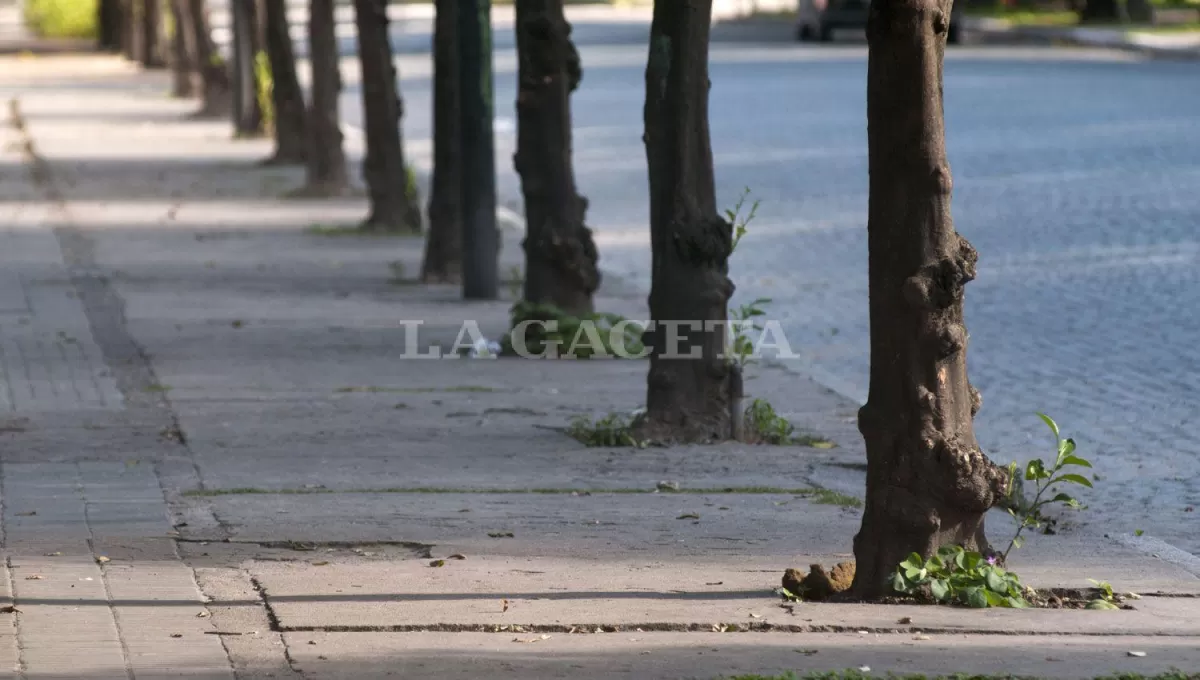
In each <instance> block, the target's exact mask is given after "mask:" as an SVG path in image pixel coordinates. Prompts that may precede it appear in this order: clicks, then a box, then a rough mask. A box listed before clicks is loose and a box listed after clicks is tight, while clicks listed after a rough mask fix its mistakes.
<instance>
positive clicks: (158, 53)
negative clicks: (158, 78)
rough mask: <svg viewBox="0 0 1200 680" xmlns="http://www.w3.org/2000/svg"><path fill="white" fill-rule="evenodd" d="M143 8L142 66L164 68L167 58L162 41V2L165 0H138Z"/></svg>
mask: <svg viewBox="0 0 1200 680" xmlns="http://www.w3.org/2000/svg"><path fill="white" fill-rule="evenodd" d="M138 1H139V3H140V5H141V9H142V16H141V29H142V45H143V46H142V67H143V68H163V67H164V66H166V65H167V64H166V58H165V54H164V52H163V41H162V31H163V22H162V2H163V0H138Z"/></svg>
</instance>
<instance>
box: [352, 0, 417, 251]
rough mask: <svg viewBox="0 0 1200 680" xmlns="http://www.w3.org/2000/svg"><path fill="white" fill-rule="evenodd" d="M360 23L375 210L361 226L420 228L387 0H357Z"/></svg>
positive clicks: (368, 174)
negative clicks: (407, 160) (402, 125)
mask: <svg viewBox="0 0 1200 680" xmlns="http://www.w3.org/2000/svg"><path fill="white" fill-rule="evenodd" d="M354 18H355V22H356V23H357V24H358V62H359V65H360V66H361V68H362V95H363V114H364V117H365V122H366V128H367V129H366V137H367V154H366V157H365V158H364V159H363V177H364V178H365V179H366V181H367V189H368V190H369V193H370V196H371V214H370V216H369V217H367V219H366V221H365V222H363V225H362V227H363V229H367V230H371V231H389V232H409V233H415V234H419V233H421V199H420V197H419V196H417V188H416V184H415V182H409V175H408V166H407V165H406V164H405V162H404V140H403V137H402V135H401V133H400V121H401V119H402V117H403V116H404V102H403V100H401V99H400V93H399V90H398V88H397V86H396V67H395V64H394V62H393V61H392V41H391V38H390V37H389V34H388V16H387V0H354Z"/></svg>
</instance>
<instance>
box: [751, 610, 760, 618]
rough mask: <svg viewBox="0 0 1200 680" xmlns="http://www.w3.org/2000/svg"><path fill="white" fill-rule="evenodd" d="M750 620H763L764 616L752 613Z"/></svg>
mask: <svg viewBox="0 0 1200 680" xmlns="http://www.w3.org/2000/svg"><path fill="white" fill-rule="evenodd" d="M750 618H752V619H761V618H762V614H755V613H754V612H750Z"/></svg>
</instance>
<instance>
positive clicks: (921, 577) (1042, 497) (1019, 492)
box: [892, 413, 1116, 609]
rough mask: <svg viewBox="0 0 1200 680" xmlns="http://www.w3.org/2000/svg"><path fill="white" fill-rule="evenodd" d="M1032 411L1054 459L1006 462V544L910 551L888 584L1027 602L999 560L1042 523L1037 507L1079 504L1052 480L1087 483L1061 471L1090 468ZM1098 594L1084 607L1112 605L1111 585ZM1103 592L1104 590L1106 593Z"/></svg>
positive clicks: (996, 602)
mask: <svg viewBox="0 0 1200 680" xmlns="http://www.w3.org/2000/svg"><path fill="white" fill-rule="evenodd" d="M1037 415H1038V417H1039V418H1041V419H1042V422H1044V423H1045V424H1046V426H1047V427H1049V428H1050V431H1051V432H1053V433H1054V439H1055V449H1056V454H1055V457H1054V462H1053V463H1051V464H1049V465H1047V463H1046V462H1045V461H1043V460H1042V459H1040V458H1035V459H1033V460H1030V461H1029V462H1028V463H1026V464H1025V466H1024V469H1023V470H1024V471H1023V472H1022V471H1021V470H1022V468H1021V467H1020V466H1018V465H1017V464H1016V463H1013V464H1012V465H1010V466H1009V487H1008V488H1009V496H1008V498H1007V499H1006V503H1005V506H1006V509H1007V510H1008V513H1009V514H1010V515H1012V516H1013V518H1014V519H1016V520H1017V521H1018V524H1017V530H1016V532H1015V533H1014V534H1013V537H1012V540H1010V541H1009V543H1008V547H1007V548H1006V549H1005V550H1004V552H1003V553H1001V554H998V555H997V554H992V555H988V556H986V557H985V556H984V555H983V554H981V553H978V552H973V551H969V550H965V549H964V548H963V547H962V546H943V547H942V548H940V549H939V550H938V553H937V554H936V555H934V556H932V557H930V558H929V559H927V560H926V559H923V558H922V557H921V555H919V554H917V553H913V554H911V555H909V557H908V559H906V560H904V561H903V562H901V563H900V565H899V567H897V569H896V573H895V574H893V575H892V588H893V589H894V590H895V591H896V592H898V593H901V594H906V595H913V594H917V593H919V592H928V594H929V595H930V596H931V597H933V599H935V600H937V601H938V602H943V603H959V604H965V605H967V606H970V607H1024V606H1028V602H1026V600H1025V599H1024V597H1023V594H1022V593H1023V589H1022V586H1021V581H1020V578H1018V576H1017V575H1016V574H1015V573H1013V572H1010V571H1006V570H1005V569H1004V568H1003V566H1002V565H1006V564H1007V563H1008V554H1009V553H1010V552H1012V550H1013V548H1018V547H1020V546H1021V545H1022V539H1021V534H1022V532H1024V531H1025V530H1026V529H1030V528H1040V527H1042V526H1044V525H1045V524H1046V522H1047V521H1048V520H1047V519H1046V517H1045V515H1044V514H1043V513H1042V509H1043V508H1045V507H1047V506H1049V505H1053V504H1061V505H1065V506H1067V507H1071V508H1076V509H1080V508H1083V506H1082V505H1081V504H1080V503H1079V501H1077V500H1076V499H1075V498H1074V497H1072V496H1070V495H1069V494H1066V493H1062V492H1058V491H1055V489H1056V488H1057V486H1058V485H1062V484H1078V485H1081V486H1086V487H1089V488H1090V487H1091V486H1092V483H1091V481H1089V480H1088V478H1087V477H1084V476H1083V475H1080V474H1077V473H1074V472H1067V471H1065V470H1066V469H1067V468H1070V467H1085V468H1090V467H1092V464H1091V463H1090V462H1089V461H1088V460H1086V459H1085V458H1082V457H1080V456H1078V455H1076V454H1075V441H1074V440H1073V439H1069V438H1067V439H1064V438H1063V437H1062V434H1061V433H1060V432H1059V429H1058V423H1056V422H1054V420H1053V419H1052V418H1050V416H1048V415H1046V414H1044V413H1039V414H1037ZM1025 482H1029V483H1032V484H1033V488H1034V494H1033V498H1032V499H1030V498H1027V497H1026V495H1025V492H1024V483H1025ZM1049 492H1053V493H1054V495H1053V496H1047V493H1049ZM1097 585H1098V586H1099V585H1100V584H1099V583H1097ZM1104 585H1106V586H1107V584H1104ZM1101 593H1102V597H1100V598H1098V599H1096V600H1093V601H1092V603H1089V605H1088V608H1090V609H1110V608H1116V605H1115V604H1113V601H1112V587H1111V586H1108V587H1107V589H1105V588H1104V587H1101ZM1104 593H1107V597H1105V596H1104ZM1097 603H1099V604H1097ZM1093 605H1095V606H1093Z"/></svg>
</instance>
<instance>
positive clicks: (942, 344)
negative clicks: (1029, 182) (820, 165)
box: [854, 0, 1007, 597]
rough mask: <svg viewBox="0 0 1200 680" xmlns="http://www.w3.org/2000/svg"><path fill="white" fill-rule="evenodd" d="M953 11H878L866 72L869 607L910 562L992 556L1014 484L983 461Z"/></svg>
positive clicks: (858, 580)
mask: <svg viewBox="0 0 1200 680" xmlns="http://www.w3.org/2000/svg"><path fill="white" fill-rule="evenodd" d="M950 8H951V0H873V1H872V3H871V9H870V18H869V27H868V31H867V34H868V41H869V46H870V47H869V50H870V56H869V58H868V66H867V121H868V123H867V128H868V134H867V137H868V147H869V162H870V201H869V203H870V207H869V216H868V225H867V233H868V248H869V272H870V273H869V285H870V319H871V383H870V392H869V395H868V399H867V403H866V405H865V406H863V407H862V409H860V410H859V430H860V431H861V432H862V434H863V438H864V439H865V441H866V446H867V499H866V508H865V510H864V512H863V522H862V528H861V529H860V530H859V532H858V535H857V536H855V538H854V555H855V558H856V561H857V574H856V576H855V581H854V591H855V593H856V594H857V595H859V596H862V597H878V596H880V595H884V594H887V593H888V592H890V585H889V577H890V576H891V575H892V573H894V572H895V570H896V566H897V565H898V564H899V563H900V561H901V560H903V559H904V558H905V556H907V555H908V554H909V553H912V552H916V553H920V554H922V555H925V556H927V557H928V556H930V555H932V554H933V553H934V552H936V551H937V549H938V548H939V547H940V546H942V545H946V544H956V545H963V546H965V547H967V548H968V549H979V550H985V549H987V547H988V545H987V539H986V537H985V536H984V532H983V519H984V513H986V512H987V510H988V509H989V508H991V507H992V506H993V505H995V504H996V502H997V501H998V500H999V499H1001V498H1002V497H1003V496H1004V492H1005V489H1006V486H1007V475H1006V472H1005V471H1004V470H1002V469H1001V468H999V467H997V466H996V465H994V464H993V463H992V462H991V461H990V460H988V458H987V456H985V455H984V453H983V452H982V451H980V449H979V444H978V443H976V441H975V433H974V429H973V426H972V421H973V420H974V416H975V412H976V411H977V410H978V408H979V404H980V398H979V393H978V392H977V391H976V390H975V389H974V388H973V387H972V386H971V385H970V383H969V382H968V381H967V363H966V346H967V329H966V327H965V326H964V325H963V286H964V284H966V283H967V282H968V281H970V280H971V279H973V278H974V276H975V260H976V253H975V250H974V249H973V248H972V247H971V245H970V244H969V243H967V241H966V239H964V238H963V237H961V236H959V235H958V233H957V232H955V230H954V223H953V221H952V220H951V218H950V192H951V185H952V183H951V179H950V166H949V165H948V163H947V162H946V148H945V131H944V126H943V118H942V59H943V55H944V52H945V48H946V34H947V31H948V30H949V21H950Z"/></svg>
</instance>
